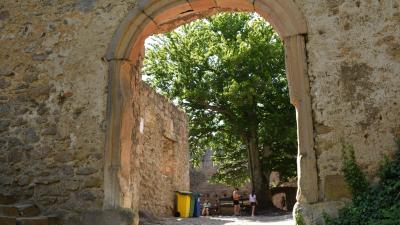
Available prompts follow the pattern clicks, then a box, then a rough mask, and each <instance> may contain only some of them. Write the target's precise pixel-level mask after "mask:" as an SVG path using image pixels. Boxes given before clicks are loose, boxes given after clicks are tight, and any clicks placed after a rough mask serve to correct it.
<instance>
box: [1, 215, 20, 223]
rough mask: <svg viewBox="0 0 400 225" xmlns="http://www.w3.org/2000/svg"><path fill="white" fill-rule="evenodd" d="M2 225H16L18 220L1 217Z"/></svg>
mask: <svg viewBox="0 0 400 225" xmlns="http://www.w3.org/2000/svg"><path fill="white" fill-rule="evenodd" d="M0 224H1V225H16V224H17V220H16V219H15V217H6V216H0Z"/></svg>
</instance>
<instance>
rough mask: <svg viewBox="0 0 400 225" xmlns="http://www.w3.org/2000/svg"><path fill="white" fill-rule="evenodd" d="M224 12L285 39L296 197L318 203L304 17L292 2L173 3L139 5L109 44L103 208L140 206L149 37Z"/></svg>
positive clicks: (181, 0)
mask: <svg viewBox="0 0 400 225" xmlns="http://www.w3.org/2000/svg"><path fill="white" fill-rule="evenodd" d="M222 11H248V12H257V13H258V14H259V15H261V16H262V17H263V18H264V19H266V20H267V21H268V22H269V23H270V24H271V25H272V26H273V27H274V28H275V30H276V31H277V32H278V33H279V35H280V37H281V38H282V40H283V41H284V46H285V55H286V60H285V61H286V73H287V74H286V76H287V79H288V83H289V93H290V100H291V102H292V104H293V105H294V106H295V108H296V117H297V137H298V157H297V161H298V162H297V167H298V168H297V174H298V193H297V201H298V202H299V203H300V204H302V203H304V204H306V203H314V202H317V201H318V181H317V165H316V158H315V152H314V143H313V124H312V112H311V98H310V94H309V80H308V73H307V63H306V48H305V35H306V34H307V26H306V22H305V19H304V17H303V16H302V14H301V12H300V11H299V9H298V8H297V6H296V5H295V3H294V2H293V1H292V0H187V1H184V0H175V1H162V0H152V1H139V2H138V4H137V5H136V7H135V8H134V9H133V10H132V11H131V12H129V15H128V16H127V17H126V18H125V19H124V21H123V22H122V23H121V25H120V27H119V28H118V30H117V31H116V34H115V36H114V38H113V40H112V42H111V44H110V46H109V50H108V52H107V54H106V58H107V60H108V61H109V76H110V79H109V87H110V92H109V98H108V113H107V124H108V126H107V136H106V146H105V169H104V170H105V171H104V172H105V173H104V174H105V175H104V176H105V177H104V188H105V190H104V194H105V199H104V207H105V208H118V207H122V208H132V209H134V210H137V209H138V208H139V202H138V201H139V199H138V197H136V196H137V194H135V193H138V192H137V191H139V190H138V189H139V187H138V184H137V183H138V182H137V181H138V180H139V179H140V178H139V175H138V174H137V173H136V174H135V172H134V171H135V168H136V167H137V165H138V158H135V157H133V156H132V154H131V151H136V152H140V149H137V148H135V147H134V146H135V143H136V141H137V140H136V139H135V135H133V133H134V132H135V131H136V127H139V124H140V118H139V115H138V114H137V112H138V109H137V107H138V105H137V104H135V102H136V101H137V100H138V92H137V91H138V81H139V80H140V67H141V61H142V58H143V56H144V41H145V39H146V38H147V37H148V36H150V35H152V34H156V33H163V32H166V31H169V30H172V29H174V28H176V27H178V26H179V25H182V24H184V23H188V22H190V21H193V20H195V19H199V18H202V17H206V16H209V15H213V14H215V13H218V12H222Z"/></svg>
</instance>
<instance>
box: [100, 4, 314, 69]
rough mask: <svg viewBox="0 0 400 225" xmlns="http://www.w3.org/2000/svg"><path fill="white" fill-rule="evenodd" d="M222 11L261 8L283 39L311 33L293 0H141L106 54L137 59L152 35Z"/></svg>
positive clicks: (250, 10)
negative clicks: (147, 39) (145, 42)
mask: <svg viewBox="0 0 400 225" xmlns="http://www.w3.org/2000/svg"><path fill="white" fill-rule="evenodd" d="M222 11H249V12H257V13H258V14H260V15H261V16H262V17H264V18H265V19H266V20H267V21H268V22H269V23H270V24H271V25H272V26H273V27H274V28H275V30H276V31H277V32H278V33H279V35H280V36H281V37H282V39H284V38H285V37H289V36H293V35H298V34H306V33H307V25H306V21H305V19H304V17H303V16H302V14H301V12H300V11H299V9H298V8H297V6H296V5H295V4H294V3H293V0H139V2H138V3H137V5H136V7H135V8H134V9H133V10H131V11H130V13H129V15H128V16H127V17H126V18H125V19H124V21H123V22H122V24H121V25H120V27H119V28H118V30H117V31H116V34H115V35H114V38H113V41H112V43H111V45H110V46H109V50H108V52H107V54H106V58H107V60H113V59H114V60H120V59H125V60H130V61H132V63H135V62H136V61H137V59H138V56H139V55H140V53H141V51H142V48H143V43H144V40H145V39H146V38H147V37H148V36H150V35H152V34H155V33H163V32H167V31H170V30H172V29H174V28H176V27H178V26H180V25H182V24H185V23H188V22H190V21H193V20H195V19H199V18H203V17H205V16H209V15H213V14H215V13H218V12H222Z"/></svg>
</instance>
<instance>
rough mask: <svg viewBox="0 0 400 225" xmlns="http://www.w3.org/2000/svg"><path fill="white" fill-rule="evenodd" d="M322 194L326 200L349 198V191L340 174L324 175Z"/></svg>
mask: <svg viewBox="0 0 400 225" xmlns="http://www.w3.org/2000/svg"><path fill="white" fill-rule="evenodd" d="M324 194H325V199H326V200H330V201H332V200H341V199H343V198H346V199H350V198H351V192H350V189H349V186H348V185H347V183H346V181H345V179H344V177H343V176H342V175H328V176H325V184H324Z"/></svg>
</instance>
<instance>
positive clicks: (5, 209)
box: [0, 205, 19, 217]
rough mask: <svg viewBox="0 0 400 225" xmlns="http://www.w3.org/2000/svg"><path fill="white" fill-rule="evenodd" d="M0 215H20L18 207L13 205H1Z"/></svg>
mask: <svg viewBox="0 0 400 225" xmlns="http://www.w3.org/2000/svg"><path fill="white" fill-rule="evenodd" d="M0 216H9V217H17V216H19V212H18V208H16V207H15V206H13V205H0Z"/></svg>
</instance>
